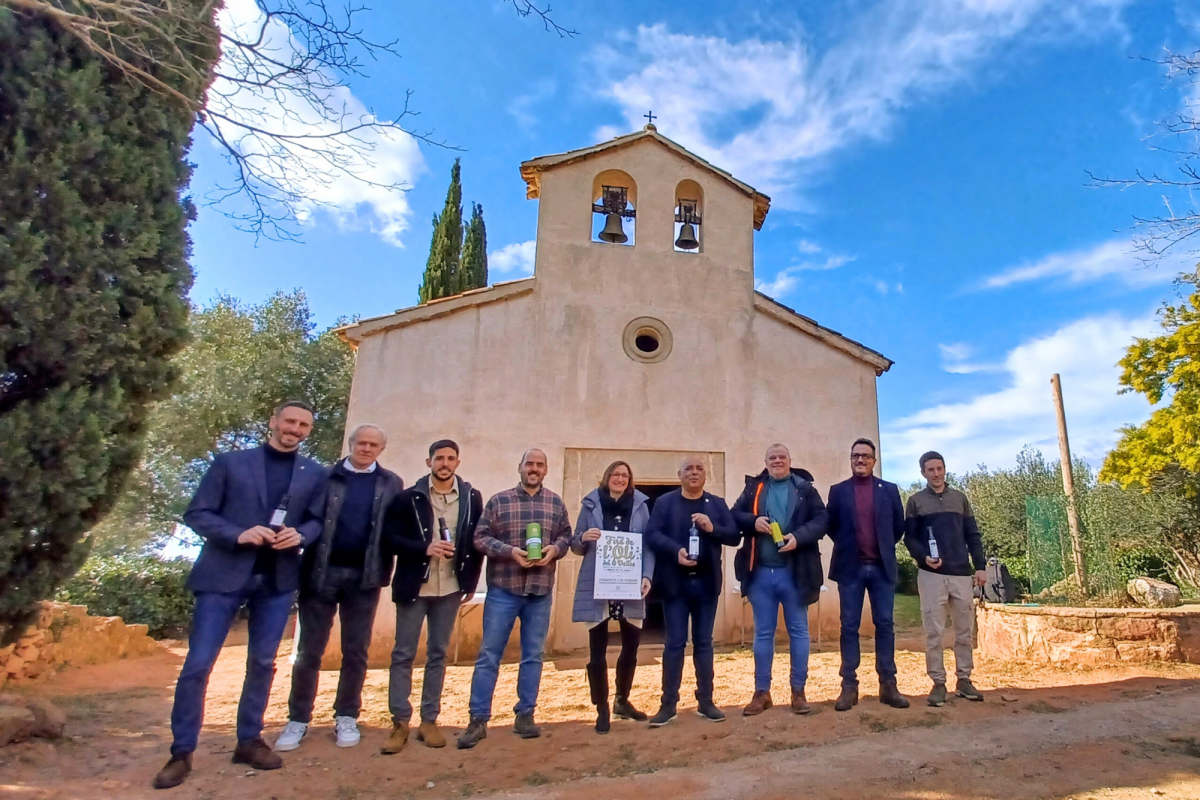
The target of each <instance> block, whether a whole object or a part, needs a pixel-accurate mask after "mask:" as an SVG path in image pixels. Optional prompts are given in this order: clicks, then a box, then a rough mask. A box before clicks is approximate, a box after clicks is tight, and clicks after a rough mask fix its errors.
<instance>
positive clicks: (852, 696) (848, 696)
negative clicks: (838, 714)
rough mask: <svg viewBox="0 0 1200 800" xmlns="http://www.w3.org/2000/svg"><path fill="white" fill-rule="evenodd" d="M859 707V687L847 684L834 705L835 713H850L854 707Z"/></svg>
mask: <svg viewBox="0 0 1200 800" xmlns="http://www.w3.org/2000/svg"><path fill="white" fill-rule="evenodd" d="M856 705H858V686H857V684H856V685H854V686H851V685H849V684H845V685H843V686H842V693H841V694H839V695H838V699H837V700H836V701H835V702H834V704H833V710H834V711H849V710H850V709H851V708H853V707H854V706H856Z"/></svg>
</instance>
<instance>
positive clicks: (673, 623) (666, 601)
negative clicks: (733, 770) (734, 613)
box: [646, 457, 741, 728]
mask: <svg viewBox="0 0 1200 800" xmlns="http://www.w3.org/2000/svg"><path fill="white" fill-rule="evenodd" d="M706 477H707V473H706V469H705V466H704V462H703V461H702V460H701V459H699V458H697V457H689V458H687V459H685V460H684V462H683V463H682V464H681V465H680V466H679V483H680V487H679V489H678V490H676V491H674V492H669V493H668V494H664V495H663V496H662V497H660V498H658V501H657V502H656V503H655V504H654V511H652V512H651V514H650V522H649V524H648V525H647V527H646V546H647V547H650V548H651V549H653V550H654V552H655V553H656V554H657V561H656V564H655V570H654V584H655V585H656V586H658V587H659V591H660V592H661V594H662V598H663V621H664V623H665V625H666V629H667V643H666V646H665V647H664V648H663V679H662V682H663V691H662V705H661V706H660V707H659V709H658V713H657V714H655V715H654V716H653V717H651V718H650V727H651V728H659V727H662V726H663V725H666V724H667V723H668V722H670V721H671V720H673V719H675V709H676V706H677V705H678V703H679V685H680V683H682V682H683V653H684V650H685V649H686V648H687V637H688V623H689V622H690V623H691V631H692V664H693V666H694V667H695V669H696V700H697V701H698V702H699V705H698V707H697V709H696V712H697V713H698V714H699V715H700V716H702V717H704V718H705V719H708V720H711V721H712V722H721V721H723V720H724V719H725V714H724V712H722V711H721V709H719V708H717V706H716V704H715V703H713V624H714V623H715V622H716V619H717V602H718V601H719V600H720V598H721V546H722V545H729V546H730V547H734V546H736V545H737V543H738V541H739V540H740V539H741V536H740V535H739V534H738V530H737V524H736V523H735V522H734V521H733V515H731V514H730V513H729V508H728V507H727V506H726V505H725V501H724V500H722V499H721V498H720V497H717V496H716V495H713V494H709V493H708V492H706V491H704V481H705V479H706ZM693 531H695V537H696V539H697V543H696V544H697V547H696V550H698V552H697V553H695V556H696V557H695V558H689V557H688V551H689V540H690V539H691V538H692V535H693V534H692V532H693Z"/></svg>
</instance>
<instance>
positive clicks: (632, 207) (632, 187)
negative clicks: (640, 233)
mask: <svg viewBox="0 0 1200 800" xmlns="http://www.w3.org/2000/svg"><path fill="white" fill-rule="evenodd" d="M636 221H637V184H636V183H634V181H633V178H631V177H630V176H629V173H627V172H624V171H622V170H619V169H609V170H605V171H604V172H601V173H600V174H599V175H597V176H596V178H595V179H594V180H593V181H592V241H593V242H600V243H602V244H623V245H626V246H629V247H632V246H633V245H634V244H635V241H636V239H637V236H636V233H637V223H636Z"/></svg>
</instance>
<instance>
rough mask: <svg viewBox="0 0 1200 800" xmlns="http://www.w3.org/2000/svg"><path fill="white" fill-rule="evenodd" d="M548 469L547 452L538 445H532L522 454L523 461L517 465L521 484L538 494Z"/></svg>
mask: <svg viewBox="0 0 1200 800" xmlns="http://www.w3.org/2000/svg"><path fill="white" fill-rule="evenodd" d="M548 470H549V465H548V464H547V459H546V454H545V453H544V452H543V451H541V450H539V449H537V448H536V447H531V448H530V449H528V450H526V451H525V453H524V454H523V455H522V456H521V463H520V465H519V466H518V467H517V472H518V473H519V474H520V476H521V486H523V487H525V491H527V492H529V493H530V494H536V493H537V491H538V490H539V489H541V488H542V481H543V480H545V478H546V472H547V471H548Z"/></svg>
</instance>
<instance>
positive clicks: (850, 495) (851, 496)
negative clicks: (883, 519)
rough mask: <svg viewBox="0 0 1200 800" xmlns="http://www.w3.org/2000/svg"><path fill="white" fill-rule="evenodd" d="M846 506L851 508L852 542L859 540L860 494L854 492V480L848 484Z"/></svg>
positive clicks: (850, 526)
mask: <svg viewBox="0 0 1200 800" xmlns="http://www.w3.org/2000/svg"><path fill="white" fill-rule="evenodd" d="M846 505H848V506H850V517H849V519H850V525H849V528H850V533H851V537H850V541H857V540H858V493H857V492H855V491H854V479H853V478H851V479H850V481H849V483H847V484H846Z"/></svg>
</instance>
